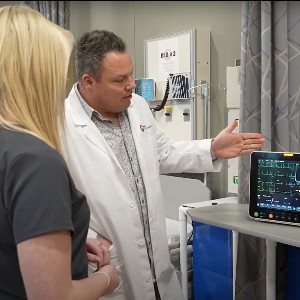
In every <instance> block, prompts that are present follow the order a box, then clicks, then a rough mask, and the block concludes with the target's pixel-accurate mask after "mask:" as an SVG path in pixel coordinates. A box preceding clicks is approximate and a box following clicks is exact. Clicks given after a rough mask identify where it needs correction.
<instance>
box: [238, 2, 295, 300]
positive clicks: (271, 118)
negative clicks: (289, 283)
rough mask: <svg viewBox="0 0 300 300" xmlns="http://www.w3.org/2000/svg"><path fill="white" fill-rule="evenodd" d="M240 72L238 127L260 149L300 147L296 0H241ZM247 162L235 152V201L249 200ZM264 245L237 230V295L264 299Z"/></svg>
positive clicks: (281, 279) (281, 289)
mask: <svg viewBox="0 0 300 300" xmlns="http://www.w3.org/2000/svg"><path fill="white" fill-rule="evenodd" d="M240 75H241V81H240V84H241V99H240V107H241V109H240V124H239V126H240V131H241V132H261V133H262V134H263V136H264V137H265V138H266V143H265V144H264V146H263V148H262V150H266V151H293V152H300V143H299V138H300V135H299V131H300V126H299V125H300V124H299V123H300V118H299V113H300V86H299V78H300V2H299V1H242V25H241V74H240ZM249 163H250V160H249V156H248V155H245V156H243V157H240V158H239V183H240V184H239V190H238V194H239V202H240V203H249V171H250V166H249ZM286 247H287V246H285V245H283V244H279V243H278V244H277V250H276V251H277V253H276V270H277V271H276V279H277V285H276V287H277V291H276V299H277V300H278V299H285V271H286V267H285V266H286ZM265 250H266V249H265V240H262V239H260V238H255V237H251V236H249V235H243V234H239V240H238V254H237V270H236V286H235V292H236V298H235V299H236V300H246V299H249V300H250V299H251V300H253V299H257V300H265V299H266V282H265V271H266V269H265V268H266V251H265ZM272 300H273V299H272ZM274 300H275V299H274Z"/></svg>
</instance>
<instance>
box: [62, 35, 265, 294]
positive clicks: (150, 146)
mask: <svg viewBox="0 0 300 300" xmlns="http://www.w3.org/2000/svg"><path fill="white" fill-rule="evenodd" d="M75 57H76V58H75V65H76V72H77V76H78V82H77V83H76V84H74V86H73V88H72V90H71V92H70V94H69V97H68V98H67V99H66V102H65V116H66V136H65V137H64V138H63V140H62V142H63V144H64V151H65V158H66V161H67V164H68V167H69V169H70V172H71V175H72V177H73V179H74V182H75V184H76V186H77V188H78V189H79V190H80V191H81V192H83V193H84V194H85V195H86V197H87V200H88V203H89V205H90V209H91V220H90V229H91V230H92V232H93V233H94V235H95V237H96V236H97V237H98V238H100V240H101V241H102V242H103V243H105V242H107V245H108V246H110V247H109V250H110V252H111V260H112V262H113V263H115V264H116V267H117V270H118V272H119V275H120V285H119V287H118V288H117V289H116V290H115V292H114V293H113V294H112V296H109V297H108V298H109V299H118V300H120V299H122V300H154V299H162V300H182V299H183V294H182V290H181V287H180V284H179V281H178V278H177V275H176V272H175V269H174V267H173V266H172V264H171V262H170V255H169V249H168V243H167V236H166V226H165V214H164V207H163V201H162V192H161V188H160V181H159V174H160V173H164V174H167V173H181V172H189V173H203V172H216V171H220V168H221V158H232V157H236V156H239V155H241V154H247V153H250V152H252V151H253V150H256V149H258V148H260V147H261V146H262V144H263V142H264V138H263V137H262V135H261V134H259V133H232V131H233V129H234V128H235V126H236V124H235V122H233V123H232V124H231V125H230V126H228V127H227V128H225V129H224V130H222V131H221V132H220V133H219V134H218V135H217V136H216V137H215V138H214V139H212V140H211V139H205V140H201V141H196V140H194V141H186V142H174V141H172V140H171V139H169V138H168V137H166V136H165V135H164V134H163V132H162V131H160V129H159V128H158V126H157V124H156V121H155V119H154V118H153V115H152V113H151V111H150V109H149V106H148V104H147V103H146V101H145V100H144V99H143V98H141V97H140V96H138V95H136V94H133V92H132V90H133V89H134V88H135V81H134V78H133V69H134V68H133V64H132V60H131V58H130V56H129V54H128V52H127V50H126V45H125V43H124V41H123V40H122V39H120V38H119V37H117V36H116V35H115V34H114V33H112V32H108V31H105V30H101V31H100V30H93V31H91V32H88V33H85V34H84V35H83V36H82V37H81V38H80V40H79V41H78V43H77V47H76V55H75Z"/></svg>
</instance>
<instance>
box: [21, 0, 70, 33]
mask: <svg viewBox="0 0 300 300" xmlns="http://www.w3.org/2000/svg"><path fill="white" fill-rule="evenodd" d="M21 3H22V4H25V5H27V6H30V7H31V8H33V9H35V10H37V11H39V12H40V13H41V14H42V15H43V16H44V17H46V18H47V19H48V20H50V21H52V22H53V23H55V24H57V25H59V26H61V27H63V28H65V29H70V1H21Z"/></svg>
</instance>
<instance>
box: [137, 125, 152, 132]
mask: <svg viewBox="0 0 300 300" xmlns="http://www.w3.org/2000/svg"><path fill="white" fill-rule="evenodd" d="M151 127H152V125H148V126H146V125H140V128H141V130H142V131H143V132H144V131H145V130H146V129H149V128H151Z"/></svg>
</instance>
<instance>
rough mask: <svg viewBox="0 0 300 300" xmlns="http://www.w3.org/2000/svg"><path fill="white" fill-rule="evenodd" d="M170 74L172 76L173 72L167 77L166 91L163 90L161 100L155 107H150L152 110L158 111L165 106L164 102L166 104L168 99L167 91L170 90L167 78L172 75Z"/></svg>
mask: <svg viewBox="0 0 300 300" xmlns="http://www.w3.org/2000/svg"><path fill="white" fill-rule="evenodd" d="M172 76H173V74H169V77H168V79H167V85H166V91H165V95H164V98H163V101H162V102H161V104H160V105H158V106H157V107H154V108H152V110H154V111H160V110H162V109H163V108H164V107H165V104H166V102H167V100H168V96H169V91H170V83H169V78H170V77H172Z"/></svg>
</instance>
